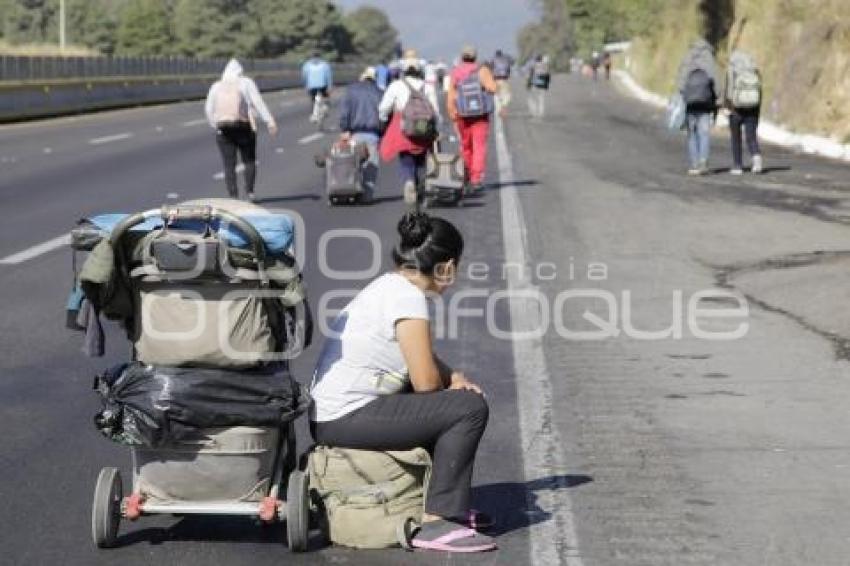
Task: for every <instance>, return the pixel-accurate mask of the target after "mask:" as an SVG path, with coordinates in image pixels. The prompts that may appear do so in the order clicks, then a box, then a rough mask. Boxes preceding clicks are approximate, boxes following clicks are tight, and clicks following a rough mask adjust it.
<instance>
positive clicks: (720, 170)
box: [708, 165, 791, 175]
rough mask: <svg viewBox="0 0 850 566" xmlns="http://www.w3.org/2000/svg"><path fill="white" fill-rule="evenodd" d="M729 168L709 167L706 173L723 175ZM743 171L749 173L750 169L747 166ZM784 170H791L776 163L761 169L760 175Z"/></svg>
mask: <svg viewBox="0 0 850 566" xmlns="http://www.w3.org/2000/svg"><path fill="white" fill-rule="evenodd" d="M731 170H732V168H731V167H715V168H713V169H711V170H710V171H709V172H708V174H709V175H724V174H728V173H729V172H730V171H731ZM744 171H746V172H747V173H750V172H751V169H749V168H747V169H744ZM785 171H791V167H789V166H787V165H776V166H773V167H765V168H764V169H762V172H761V173H760V175H769V174H770V173H782V172H785Z"/></svg>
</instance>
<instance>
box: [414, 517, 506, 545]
mask: <svg viewBox="0 0 850 566" xmlns="http://www.w3.org/2000/svg"><path fill="white" fill-rule="evenodd" d="M439 523H441V524H440V525H439V526H437V525H434V526H433V527H432V528H430V529H428V530H435V531H437V532H438V533H440V534H438V535H437V536H436V537H435V538H433V539H430V540H429V539H426V538H424V537H423V536H422V535H423V534H424V533H423V532H422V529H420V531H419V533H417V534H416V536H415V537H413V540H411V541H410V544H411V546H413V547H414V548H421V549H423V550H441V551H443V552H467V553H471V552H487V551H489V550H495V549H496V543H495V541H494V540H493V539H492V538H490V537H488V536H484V535H482V534H480V533H478V532H477V531H476V530H475V529H469V528H466V527H462V526H459V525H456V524H454V523H450V522H449V521H439ZM441 527H442V528H441ZM446 530H447V531H448V532H445V531H446ZM435 534H437V533H435ZM426 536H427V535H426Z"/></svg>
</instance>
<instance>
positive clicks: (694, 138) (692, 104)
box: [677, 39, 718, 175]
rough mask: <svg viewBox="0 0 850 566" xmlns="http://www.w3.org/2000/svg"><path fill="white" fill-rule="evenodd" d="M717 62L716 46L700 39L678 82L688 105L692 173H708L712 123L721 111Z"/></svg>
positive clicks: (694, 44)
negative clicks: (718, 99) (718, 108)
mask: <svg viewBox="0 0 850 566" xmlns="http://www.w3.org/2000/svg"><path fill="white" fill-rule="evenodd" d="M717 84H718V83H717V63H716V61H715V59H714V48H713V47H712V46H711V45H710V44H709V43H708V42H707V41H706V40H704V39H698V40H696V41H695V42H694V43H693V44H692V45H691V48H690V50H689V51H688V53H687V55H685V58H684V59H683V60H682V63H681V64H680V65H679V72H678V79H677V86H678V88H679V92H680V93H681V94H682V98H683V99H684V101H685V104H686V105H687V130H688V158H689V159H690V169H688V174H689V175H704V174H706V173H708V157H709V152H710V150H711V123H712V120H713V119H714V116H715V114H716V113H717Z"/></svg>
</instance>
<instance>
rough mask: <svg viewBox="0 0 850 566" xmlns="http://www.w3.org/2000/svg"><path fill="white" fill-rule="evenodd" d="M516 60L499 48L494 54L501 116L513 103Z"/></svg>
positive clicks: (498, 110) (494, 73)
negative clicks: (513, 71) (512, 86)
mask: <svg viewBox="0 0 850 566" xmlns="http://www.w3.org/2000/svg"><path fill="white" fill-rule="evenodd" d="M513 64H514V60H513V59H512V58H511V57H510V56H509V55H506V54H505V53H503V52H502V50H501V49H497V50H496V53H495V54H494V55H493V61H492V64H491V67H492V69H493V78H494V79H496V87H497V90H496V112H498V113H499V116H504V115H505V112H507V110H508V105H510V103H511V83H510V78H511V68H512V67H513Z"/></svg>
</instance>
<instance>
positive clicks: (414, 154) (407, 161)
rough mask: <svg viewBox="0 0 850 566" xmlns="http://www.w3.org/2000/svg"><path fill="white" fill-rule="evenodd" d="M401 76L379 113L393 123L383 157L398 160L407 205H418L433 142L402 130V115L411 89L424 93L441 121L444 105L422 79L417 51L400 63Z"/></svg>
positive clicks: (410, 53)
mask: <svg viewBox="0 0 850 566" xmlns="http://www.w3.org/2000/svg"><path fill="white" fill-rule="evenodd" d="M400 69H401V77H399V78H398V79H396V80H395V81H393V82H392V83H391V84H390V86H389V87H387V90H386V92H384V97H383V98H382V99H381V103H380V105H379V106H378V113H379V115H380V117H381V121H383V122H387V121H389V125H388V126H387V130H386V133H385V135H384V137H383V139H382V140H381V147H380V152H381V158H382V159H383V160H384V161H391V160H392V159H395V157H398V159H399V165H400V167H399V172H400V177H401V183H402V187H403V191H404V200H405V202H406V203H407V204H414V203H415V202H416V197H417V194H416V187H417V183H418V180H419V179H420V178H421V176H422V172H423V171H424V169H425V165H426V157H427V153H428V150H429V149H430V146H431V144H430V142H425V141H422V140H416V139H411V138H408V137H407V136H405V135H404V132H402V129H401V113H402V111H403V110H404V107H405V105H406V104H407V102H408V100H410V93H411V90H416V91H418V92H421V93H422V94H423V95H424V96H425V98H426V99H427V100H428V102H430V103H431V106H432V107H433V109H434V114H435V115H436V116H437V120H438V121H439V120H440V105H439V103H438V102H437V91H436V90H435V89H434V88H433V87H432V86H430V85H428V84H427V83H426V82H425V80H424V79H423V77H422V63H421V61H420V60H419V58H418V57H416V52H415V51H413V50H408V51H406V52H405V58H403V59H402V60H401V61H400Z"/></svg>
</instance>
